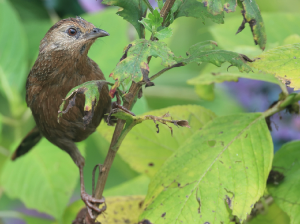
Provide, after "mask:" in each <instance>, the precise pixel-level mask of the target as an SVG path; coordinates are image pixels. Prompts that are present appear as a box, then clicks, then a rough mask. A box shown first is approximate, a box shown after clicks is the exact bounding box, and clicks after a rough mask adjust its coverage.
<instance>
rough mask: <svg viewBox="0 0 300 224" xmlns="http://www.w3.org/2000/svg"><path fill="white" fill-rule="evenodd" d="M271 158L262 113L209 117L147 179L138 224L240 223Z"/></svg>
mask: <svg viewBox="0 0 300 224" xmlns="http://www.w3.org/2000/svg"><path fill="white" fill-rule="evenodd" d="M191 124H192V122H191ZM272 159H273V143H272V138H271V135H270V133H269V130H268V127H267V125H266V122H265V118H264V116H263V114H261V113H252V114H234V115H230V116H224V117H218V118H215V119H214V120H212V121H211V122H209V123H208V124H206V125H205V126H204V127H203V128H202V130H198V131H197V132H195V133H194V135H193V136H192V137H190V138H189V139H187V140H186V141H185V143H184V144H182V145H181V147H180V148H179V149H178V151H177V152H175V153H174V154H173V155H172V156H171V157H170V158H169V159H168V160H167V161H166V162H165V163H164V165H163V167H162V168H161V169H160V170H159V171H158V172H157V174H156V175H155V177H153V178H152V181H151V183H150V185H149V190H148V194H147V196H146V199H145V211H144V213H143V214H142V215H141V216H140V220H143V219H147V220H149V221H150V222H151V223H155V224H160V223H180V222H181V221H182V222H185V223H229V222H230V217H229V216H230V215H235V216H237V218H238V219H239V220H241V222H242V221H243V220H245V219H246V218H247V214H249V213H250V212H251V209H252V207H253V204H254V203H255V202H256V201H258V200H259V198H260V197H261V196H262V195H263V193H264V190H265V187H266V181H267V178H268V175H269V172H270V169H271V165H272Z"/></svg>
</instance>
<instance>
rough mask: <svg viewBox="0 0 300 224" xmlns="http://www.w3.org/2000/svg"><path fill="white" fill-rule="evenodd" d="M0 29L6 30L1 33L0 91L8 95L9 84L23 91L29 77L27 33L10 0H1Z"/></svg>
mask: <svg viewBox="0 0 300 224" xmlns="http://www.w3.org/2000/svg"><path fill="white" fill-rule="evenodd" d="M0 29H1V30H2V31H4V30H5V32H1V34H0V52H1V53H0V92H2V93H3V94H4V95H6V94H5V91H7V90H6V89H7V88H8V86H9V87H10V88H11V89H12V91H21V90H22V89H23V87H24V85H25V80H26V77H27V40H26V34H25V31H24V28H23V26H22V24H21V21H20V20H19V18H18V15H17V13H16V12H15V10H14V9H13V8H12V7H11V5H10V3H9V2H8V1H0ZM8 35H9V38H8ZM7 85H8V86H7ZM8 94H12V93H8Z"/></svg>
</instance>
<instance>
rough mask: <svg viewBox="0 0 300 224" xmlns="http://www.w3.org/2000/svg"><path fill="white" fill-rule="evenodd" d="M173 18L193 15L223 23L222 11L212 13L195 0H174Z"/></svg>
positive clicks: (203, 19)
mask: <svg viewBox="0 0 300 224" xmlns="http://www.w3.org/2000/svg"><path fill="white" fill-rule="evenodd" d="M172 13H173V18H174V19H177V18H179V17H182V16H186V17H195V18H199V19H201V20H202V21H203V22H205V19H206V18H209V19H211V20H212V21H213V22H215V23H222V24H223V23H224V13H223V12H221V13H220V14H219V15H213V14H211V13H210V12H209V11H208V8H207V7H205V6H204V4H203V3H201V2H199V1H197V0H176V1H175V3H174V5H173V7H172Z"/></svg>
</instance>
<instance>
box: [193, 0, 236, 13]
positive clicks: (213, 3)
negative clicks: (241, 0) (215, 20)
mask: <svg viewBox="0 0 300 224" xmlns="http://www.w3.org/2000/svg"><path fill="white" fill-rule="evenodd" d="M198 1H199V2H202V3H203V5H204V6H205V7H207V11H208V12H209V13H211V14H212V15H214V16H215V15H218V14H220V13H222V12H223V11H225V12H227V13H230V12H235V9H236V6H237V0H227V2H225V4H224V5H222V1H221V0H198Z"/></svg>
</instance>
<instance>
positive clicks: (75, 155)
mask: <svg viewBox="0 0 300 224" xmlns="http://www.w3.org/2000/svg"><path fill="white" fill-rule="evenodd" d="M105 36H109V33H107V32H106V31H104V30H102V29H99V28H97V27H96V26H94V25H93V24H92V23H90V22H88V21H86V20H84V19H83V18H81V17H78V16H77V17H76V18H67V19H62V20H60V21H58V22H57V23H56V24H54V25H53V26H52V27H51V28H50V29H49V31H48V32H47V33H46V35H45V37H44V38H43V39H42V40H41V42H40V46H39V54H38V57H37V59H36V61H35V63H34V65H33V67H32V68H31V70H30V72H29V75H28V77H27V81H26V102H27V106H28V107H29V108H30V109H31V111H32V115H33V118H34V120H35V123H36V126H35V127H34V128H33V129H32V130H31V131H30V132H29V133H28V134H27V136H26V137H25V138H24V139H23V140H22V142H21V143H20V145H19V146H18V148H17V149H16V150H15V152H14V153H13V155H12V160H15V159H17V158H19V157H21V156H22V155H24V154H26V153H27V152H28V151H30V150H31V149H32V148H33V147H34V146H35V145H36V144H37V143H38V142H39V141H40V140H41V138H43V137H45V138H46V139H47V140H48V141H50V142H51V143H52V144H54V145H56V146H57V147H59V148H60V149H62V150H63V151H65V152H67V153H68V154H69V155H70V156H71V158H72V159H73V161H74V163H75V164H76V165H77V166H78V168H79V173H80V189H81V199H82V200H83V201H84V203H85V205H86V207H87V210H88V212H89V214H90V216H93V214H92V211H93V210H94V211H96V212H98V213H101V212H102V210H101V209H100V208H98V207H97V206H96V205H97V204H101V203H104V202H105V200H104V198H101V199H96V198H94V197H92V196H91V195H89V194H87V193H86V191H85V187H84V177H83V167H84V164H85V160H84V157H83V156H82V155H81V153H80V151H79V150H78V148H77V146H76V144H75V142H80V141H83V140H84V139H86V138H87V137H88V136H89V135H90V134H92V133H93V132H94V131H95V130H96V128H97V127H98V125H99V124H100V121H101V120H102V118H103V117H104V116H105V114H108V113H109V112H110V111H111V97H110V96H109V89H108V86H107V84H105V85H104V86H103V88H102V89H101V92H100V98H99V101H98V103H97V106H96V107H95V109H94V114H93V117H92V120H91V122H90V123H89V124H87V125H84V122H83V117H84V116H85V113H86V112H85V111H84V103H85V98H84V95H83V94H79V95H77V98H76V103H75V105H74V106H73V107H72V108H71V109H70V110H69V111H68V112H67V113H65V114H64V115H63V116H62V118H60V122H58V121H57V116H58V111H59V106H60V104H61V103H62V99H64V98H65V97H66V95H67V93H68V92H69V91H70V90H71V89H72V88H73V87H76V86H78V85H80V84H83V83H85V82H87V81H92V80H105V77H104V75H103V73H102V71H101V69H100V68H99V66H98V65H97V63H96V62H94V61H93V60H92V59H90V58H89V57H88V55H87V54H88V51H89V49H90V47H91V46H92V44H93V43H94V42H95V41H96V40H97V39H98V38H100V37H105ZM67 104H68V103H67Z"/></svg>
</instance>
